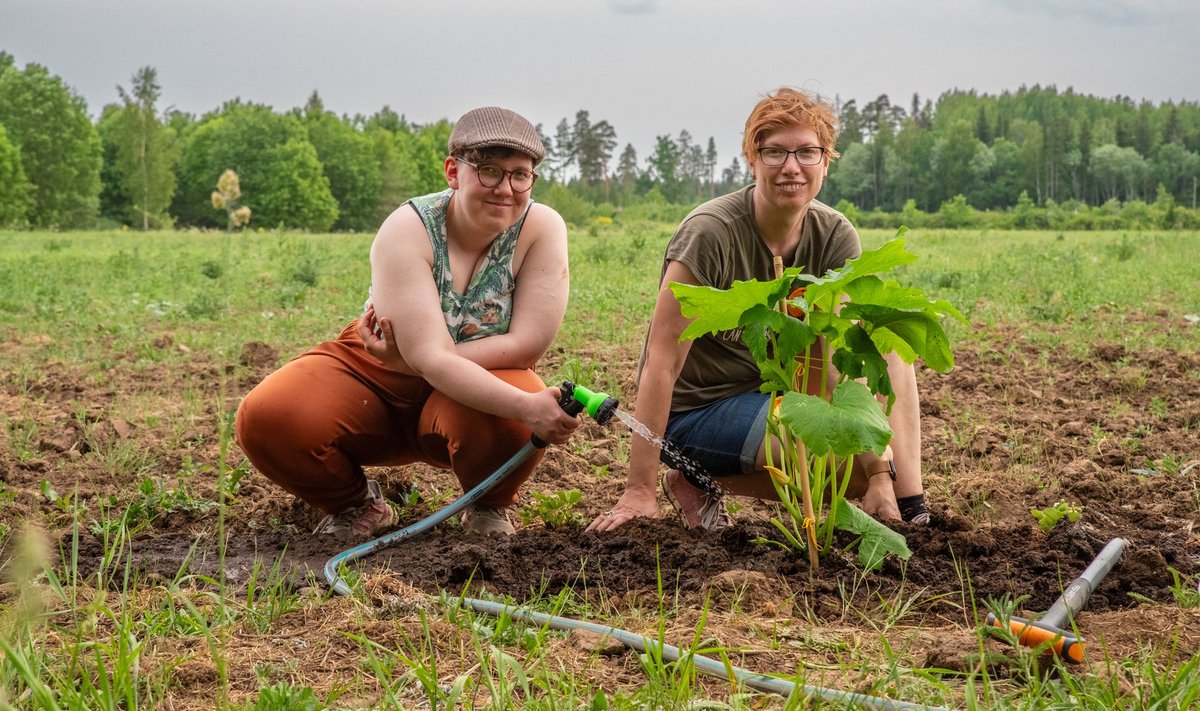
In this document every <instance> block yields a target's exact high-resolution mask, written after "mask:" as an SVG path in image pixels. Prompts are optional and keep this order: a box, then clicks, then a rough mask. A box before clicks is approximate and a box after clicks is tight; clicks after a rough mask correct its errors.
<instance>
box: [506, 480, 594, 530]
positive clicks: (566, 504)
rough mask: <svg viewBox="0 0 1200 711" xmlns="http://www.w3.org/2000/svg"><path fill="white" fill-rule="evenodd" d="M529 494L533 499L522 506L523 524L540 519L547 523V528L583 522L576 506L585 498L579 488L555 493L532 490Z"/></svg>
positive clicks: (526, 524)
mask: <svg viewBox="0 0 1200 711" xmlns="http://www.w3.org/2000/svg"><path fill="white" fill-rule="evenodd" d="M529 495H530V497H531V498H532V499H533V501H532V502H530V503H528V504H526V505H524V506H522V507H521V509H520V512H519V513H520V516H521V525H523V526H528V525H530V524H531V523H533V522H535V521H538V520H541V521H542V522H543V523H545V524H546V528H556V527H559V526H572V525H578V524H581V523H583V520H584V519H583V516H581V515H580V514H579V513H578V512H576V511H575V507H576V506H578V505H579V502H580V501H582V500H583V494H581V493H580V492H579V489H567V490H565V491H556V492H554V493H553V494H543V493H540V492H537V491H531V492H529Z"/></svg>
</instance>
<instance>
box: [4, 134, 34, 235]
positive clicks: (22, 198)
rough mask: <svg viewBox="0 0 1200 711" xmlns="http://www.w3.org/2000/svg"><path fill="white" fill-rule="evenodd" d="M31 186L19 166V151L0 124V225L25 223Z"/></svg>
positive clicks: (15, 225)
mask: <svg viewBox="0 0 1200 711" xmlns="http://www.w3.org/2000/svg"><path fill="white" fill-rule="evenodd" d="M32 193H33V186H32V185H30V183H29V180H28V179H27V178H26V177H25V169H24V168H22V167H21V153H20V152H19V151H18V150H17V148H16V146H14V145H13V144H12V143H10V142H9V140H8V131H6V130H5V129H4V124H0V227H18V226H20V225H23V224H24V223H25V217H26V213H28V212H29V208H30V207H32V206H33V197H32Z"/></svg>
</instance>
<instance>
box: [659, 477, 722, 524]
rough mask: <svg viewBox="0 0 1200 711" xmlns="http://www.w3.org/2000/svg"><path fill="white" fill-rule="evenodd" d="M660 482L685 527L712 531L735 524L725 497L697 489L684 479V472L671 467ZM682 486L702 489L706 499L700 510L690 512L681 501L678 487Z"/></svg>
mask: <svg viewBox="0 0 1200 711" xmlns="http://www.w3.org/2000/svg"><path fill="white" fill-rule="evenodd" d="M672 475H674V476H672ZM659 484H660V485H661V486H662V490H663V496H665V497H666V498H667V502H668V503H670V504H671V508H673V509H675V513H677V514H679V518H680V520H682V521H683V527H684V528H688V529H692V528H698V529H700V530H702V531H711V530H714V529H718V528H728V527H729V526H732V525H733V518H732V517H731V516H730V515H729V510H728V509H727V508H726V507H725V497H724V496H713V495H712V494H709V493H708V492H705V491H700V490H698V489H695V487H693V486H692V485H691V484H690V483H689V482H688V481H687V480H686V479H684V477H683V474H682V473H680V472H679V470H677V469H669V470H667V471H666V472H664V473H663V475H662V476H661V477H659ZM680 486H686V487H688V488H691V489H695V490H697V491H700V495H701V496H703V497H704V499H703V503H702V504H701V505H700V510H699V511H698V512H694V513H691V514H689V512H688V511H687V508H686V507H685V506H684V505H683V503H682V502H681V501H680V499H679V494H678V493H676V487H680Z"/></svg>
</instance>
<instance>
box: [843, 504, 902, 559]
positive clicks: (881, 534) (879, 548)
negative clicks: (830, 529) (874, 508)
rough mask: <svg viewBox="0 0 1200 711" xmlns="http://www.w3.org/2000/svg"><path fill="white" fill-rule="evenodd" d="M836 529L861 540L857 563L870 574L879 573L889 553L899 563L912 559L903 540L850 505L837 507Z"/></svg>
mask: <svg viewBox="0 0 1200 711" xmlns="http://www.w3.org/2000/svg"><path fill="white" fill-rule="evenodd" d="M833 525H834V526H836V527H837V528H840V529H842V530H843V531H849V532H850V533H853V534H856V535H858V536H860V537H861V539H860V540H859V542H858V559H859V560H860V561H862V564H863V567H864V568H866V569H867V570H878V569H879V568H880V567H881V566H882V565H883V559H884V558H886V557H887V556H888V554H889V553H891V554H892V555H894V556H896V557H897V558H899V559H900V560H908V559H909V558H911V557H912V551H910V550H909V549H908V542H907V541H906V540H904V536H902V535H900V534H899V533H896V532H895V531H893V530H892V529H890V528H888V527H887V526H885V525H883V524H882V523H880V522H879V521H877V520H876V519H874V518H872V517H870V516H868V515H867V514H866V513H864V512H863V510H862V509H860V508H858V507H857V506H855V505H854V504H852V503H850V502H849V501H843V502H841V503H840V504H838V508H837V518H836V519H835V520H834V523H833Z"/></svg>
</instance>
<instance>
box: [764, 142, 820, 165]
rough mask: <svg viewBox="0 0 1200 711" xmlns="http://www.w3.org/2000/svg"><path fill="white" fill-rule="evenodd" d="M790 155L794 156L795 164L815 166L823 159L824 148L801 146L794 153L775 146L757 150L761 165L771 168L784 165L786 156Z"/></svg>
mask: <svg viewBox="0 0 1200 711" xmlns="http://www.w3.org/2000/svg"><path fill="white" fill-rule="evenodd" d="M791 155H794V156H796V162H797V163H799V164H800V165H817V164H818V163H820V162H821V159H822V158H824V157H825V148H824V147H822V146H802V147H800V148H797V149H796V150H794V151H789V150H785V149H783V148H778V147H776V146H764V147H762V148H759V149H758V159H759V160H761V161H762V162H763V165H769V166H771V167H772V168H774V167H776V166H780V165H783V164H784V163H786V162H787V159H788V156H791Z"/></svg>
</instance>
